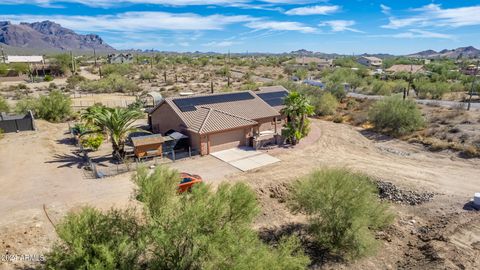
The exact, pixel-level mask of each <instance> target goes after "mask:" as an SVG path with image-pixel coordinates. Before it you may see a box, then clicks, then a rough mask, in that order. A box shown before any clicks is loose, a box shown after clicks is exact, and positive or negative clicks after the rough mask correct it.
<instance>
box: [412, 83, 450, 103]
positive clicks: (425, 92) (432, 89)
mask: <svg viewBox="0 0 480 270" xmlns="http://www.w3.org/2000/svg"><path fill="white" fill-rule="evenodd" d="M414 85H415V91H416V92H417V96H418V97H419V98H422V99H425V98H431V99H441V98H442V96H443V95H444V94H446V93H448V92H449V91H450V85H449V84H448V83H445V82H429V81H426V80H418V81H416V82H415V84H414Z"/></svg>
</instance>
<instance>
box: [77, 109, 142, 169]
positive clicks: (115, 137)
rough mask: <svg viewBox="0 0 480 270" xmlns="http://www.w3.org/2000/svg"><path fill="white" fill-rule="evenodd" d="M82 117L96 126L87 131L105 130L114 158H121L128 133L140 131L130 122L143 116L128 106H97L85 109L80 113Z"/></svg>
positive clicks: (98, 131)
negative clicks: (84, 111) (94, 128)
mask: <svg viewBox="0 0 480 270" xmlns="http://www.w3.org/2000/svg"><path fill="white" fill-rule="evenodd" d="M82 117H83V118H84V119H89V120H90V121H92V123H93V124H94V125H95V126H96V127H97V129H96V130H94V131H91V132H89V133H102V132H104V131H106V132H107V133H108V136H109V137H110V140H111V142H112V148H113V152H112V155H113V157H114V158H117V159H121V158H123V157H124V155H125V150H124V148H125V141H126V139H127V136H128V134H130V133H132V132H135V131H140V129H138V128H136V127H132V124H133V123H134V122H135V121H136V120H138V119H140V118H142V117H143V113H142V112H141V111H138V110H132V109H128V108H107V107H98V108H96V109H92V110H90V111H87V112H86V113H84V114H83V115H82Z"/></svg>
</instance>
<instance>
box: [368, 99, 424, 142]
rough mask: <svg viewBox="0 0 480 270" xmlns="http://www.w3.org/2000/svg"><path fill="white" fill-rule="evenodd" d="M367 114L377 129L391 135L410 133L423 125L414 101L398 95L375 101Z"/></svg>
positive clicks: (422, 119) (420, 114)
mask: <svg viewBox="0 0 480 270" xmlns="http://www.w3.org/2000/svg"><path fill="white" fill-rule="evenodd" d="M368 114H369V120H370V121H371V122H372V123H373V124H374V125H375V129H376V130H377V131H379V132H383V133H386V134H390V135H393V136H402V135H406V134H409V133H412V132H413V131H416V130H418V129H420V128H422V127H423V126H424V125H425V120H424V118H423V116H422V113H421V112H420V110H419V109H418V107H417V104H416V103H415V101H413V100H409V99H407V100H403V99H402V97H401V96H400V95H396V96H392V97H387V98H384V99H382V100H379V101H377V102H375V104H373V105H372V107H371V108H370V110H369V113H368Z"/></svg>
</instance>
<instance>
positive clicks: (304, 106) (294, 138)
mask: <svg viewBox="0 0 480 270" xmlns="http://www.w3.org/2000/svg"><path fill="white" fill-rule="evenodd" d="M284 104H285V108H283V109H282V114H284V115H285V116H287V118H288V123H287V125H286V133H285V136H286V137H287V138H288V139H289V140H290V141H291V142H292V144H293V145H295V144H297V142H298V141H299V140H300V139H301V138H303V137H305V136H307V135H308V131H309V129H308V123H309V122H308V118H307V117H308V116H310V115H313V113H314V107H313V106H312V105H310V103H309V101H308V99H307V98H306V97H305V96H303V95H302V94H300V93H298V92H296V91H294V92H290V94H288V96H287V97H286V98H285V100H284Z"/></svg>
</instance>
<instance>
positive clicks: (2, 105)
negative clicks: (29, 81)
mask: <svg viewBox="0 0 480 270" xmlns="http://www.w3.org/2000/svg"><path fill="white" fill-rule="evenodd" d="M9 111H10V106H9V105H8V103H7V101H6V100H5V99H4V98H3V97H2V96H0V112H6V113H8V112H9Z"/></svg>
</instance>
